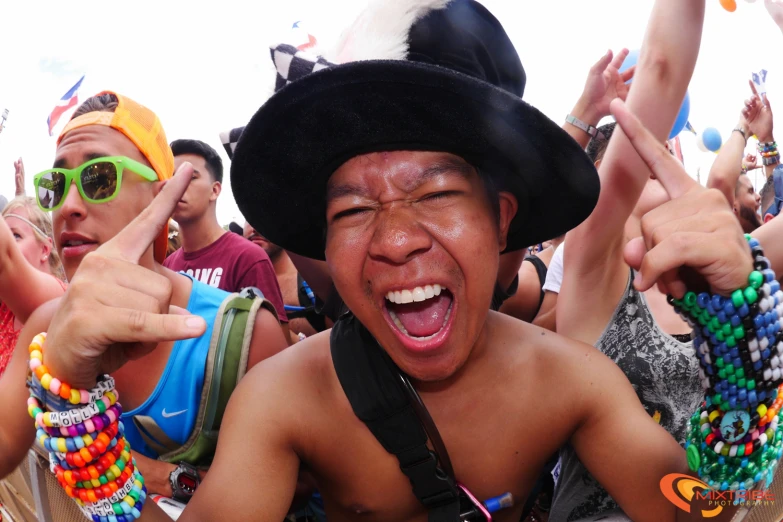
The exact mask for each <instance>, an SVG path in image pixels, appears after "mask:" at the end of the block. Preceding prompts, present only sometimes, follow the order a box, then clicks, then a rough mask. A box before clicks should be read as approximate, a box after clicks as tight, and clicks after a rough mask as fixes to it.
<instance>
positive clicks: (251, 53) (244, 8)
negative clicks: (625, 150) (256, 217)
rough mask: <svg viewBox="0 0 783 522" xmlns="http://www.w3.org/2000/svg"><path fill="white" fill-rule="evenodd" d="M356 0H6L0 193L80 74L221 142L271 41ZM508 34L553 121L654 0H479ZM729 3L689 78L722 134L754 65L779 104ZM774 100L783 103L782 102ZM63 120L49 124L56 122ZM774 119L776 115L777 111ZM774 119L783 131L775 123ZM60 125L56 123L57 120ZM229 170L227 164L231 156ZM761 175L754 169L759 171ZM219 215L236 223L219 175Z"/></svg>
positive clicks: (698, 155) (709, 25)
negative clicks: (297, 23)
mask: <svg viewBox="0 0 783 522" xmlns="http://www.w3.org/2000/svg"><path fill="white" fill-rule="evenodd" d="M365 3H366V2H365V0H339V1H337V0H333V1H331V2H328V1H324V0H320V1H319V0H287V1H283V2H280V1H274V2H273V1H271V0H258V1H255V2H247V1H246V0H220V1H219V2H209V3H206V2H185V1H180V0H177V1H173V0H165V1H163V0H155V1H151V0H137V1H134V2H106V1H93V0H89V1H84V0H76V1H74V2H67V3H63V2H54V1H48V0H47V1H42V2H14V3H13V9H10V6H6V7H7V8H6V9H4V15H3V21H2V26H0V35H2V37H3V39H2V47H0V110H2V109H3V108H7V109H9V110H10V117H9V121H8V122H7V125H6V128H5V130H4V131H3V132H2V134H0V194H3V195H6V196H8V197H9V198H10V197H11V196H13V186H14V182H13V172H14V168H13V161H14V160H15V159H16V158H17V157H19V156H22V157H23V158H24V161H25V166H26V169H27V187H28V193H30V194H32V176H33V174H35V173H36V172H39V171H41V170H43V169H45V168H48V167H49V166H51V163H52V160H53V157H54V150H55V138H50V137H49V135H48V132H47V127H46V118H47V116H48V115H49V112H50V111H51V110H52V108H53V107H54V105H55V104H56V102H57V100H58V99H59V98H60V97H61V96H62V95H63V94H64V93H65V92H66V91H67V90H68V89H69V88H70V87H71V86H72V85H73V84H74V83H75V82H76V81H77V80H78V79H79V77H81V75H82V74H86V78H85V80H84V83H83V84H82V88H81V90H80V100H81V101H83V100H84V99H86V98H87V97H88V96H89V95H91V94H95V93H97V92H99V91H101V90H103V89H111V90H115V91H117V92H120V93H122V94H124V95H127V96H129V97H131V98H133V99H135V100H136V101H138V102H140V103H142V104H144V105H146V106H148V107H149V108H151V109H152V110H154V111H155V112H157V114H158V115H159V117H160V118H161V120H162V122H163V126H164V128H165V130H166V133H167V136H168V138H169V140H174V139H177V138H196V139H201V140H204V141H206V142H208V143H210V144H211V145H212V146H213V147H215V148H216V149H218V150H220V152H221V154H222V155H223V159H224V162H225V164H226V167H228V165H229V162H228V158H227V157H226V156H225V153H224V152H223V150H222V147H221V145H220V140H219V138H218V133H219V132H220V131H224V130H228V129H230V128H233V127H238V126H240V125H244V124H245V123H246V122H247V120H248V119H249V118H250V117H251V116H252V115H253V113H254V112H255V110H256V109H257V108H258V107H259V106H260V104H261V103H263V101H264V100H265V99H266V97H267V96H268V86H269V85H270V82H271V78H272V77H273V75H274V72H273V69H272V68H271V63H270V59H269V51H268V46H269V44H271V43H275V42H279V41H284V40H286V39H287V37H288V36H289V35H290V32H289V29H290V27H291V24H292V23H293V22H295V21H297V20H302V21H303V23H304V25H305V26H306V27H307V28H308V29H309V31H310V32H311V33H312V34H314V35H315V36H316V37H317V38H318V39H319V41H320V42H321V43H328V42H330V41H333V40H334V39H335V38H336V37H337V35H338V34H339V32H340V30H341V29H342V28H343V27H344V26H345V25H347V24H349V23H350V21H351V20H352V19H353V17H354V16H355V15H356V14H357V13H358V12H359V10H360V9H361V8H362V7H363V6H364V5H365ZM482 3H483V4H484V5H485V6H486V7H488V8H489V10H490V11H492V12H493V14H494V15H495V16H496V17H497V18H498V19H499V20H500V21H501V23H502V24H503V26H504V27H505V29H506V31H507V32H508V34H509V35H510V37H511V39H512V41H513V42H514V44H515V46H516V48H517V51H518V52H519V55H520V57H521V59H522V64H523V65H524V67H525V70H526V72H527V88H526V91H525V96H524V98H525V100H526V101H527V102H529V103H531V104H532V105H534V106H536V107H538V108H539V109H540V110H542V111H543V112H544V113H545V114H547V115H548V116H549V117H550V118H552V119H553V120H555V121H557V122H558V123H560V122H561V121H563V119H564V118H565V116H566V114H567V113H568V112H569V110H570V109H571V107H572V106H573V104H574V102H575V101H576V99H577V98H578V97H579V94H580V93H581V91H582V87H583V84H584V78H585V75H586V73H587V70H588V69H589V68H590V66H591V65H592V64H593V63H594V62H595V61H596V60H597V59H598V58H599V57H600V56H601V55H602V54H603V53H604V52H606V50H607V49H610V48H611V49H613V50H618V49H620V48H622V47H627V48H629V49H636V48H638V47H639V46H640V45H641V41H642V38H643V35H644V30H645V27H646V24H647V19H648V16H649V13H650V10H651V8H652V4H653V2H652V0H591V1H587V0H537V1H531V0H483V1H482ZM738 4H739V5H738V9H737V11H736V12H734V13H728V12H726V11H724V10H723V9H722V8H721V7H720V4H719V2H718V0H707V16H706V21H705V28H704V36H703V39H702V46H701V52H700V55H699V60H698V63H697V64H696V71H695V73H694V76H693V80H692V82H691V85H690V90H689V91H690V96H691V114H690V121H691V123H692V124H693V125H694V127H695V128H696V129H697V130H698V131H701V130H703V129H704V128H705V127H710V126H712V127H716V128H717V129H718V130H720V132H721V134H722V135H723V138H724V140H725V139H726V138H727V137H728V135H729V133H730V132H731V129H732V128H733V127H734V125H735V124H736V122H737V119H738V116H739V111H740V108H741V107H742V101H743V100H744V99H745V98H746V97H747V96H748V95H749V89H748V87H747V79H748V78H749V77H750V73H751V72H753V71H758V70H760V69H762V68H765V69H767V70H768V71H769V76H768V78H767V89H768V91H769V92H770V98H771V101H772V103H773V108H777V107H783V67H781V66H779V65H778V64H779V63H780V51H781V49H783V35H781V33H780V31H779V30H778V29H777V27H776V26H775V24H774V23H773V22H772V21H771V19H770V18H769V16H768V15H767V12H766V10H765V9H764V5H763V1H762V0H759V1H757V2H755V3H747V2H745V1H742V0H738ZM780 110H781V111H783V109H780ZM67 116H69V114H68V115H66V117H65V118H64V119H63V120H62V122H61V123H60V125H59V126H58V129H57V130H59V129H61V128H62V126H63V122H64V121H65V120H66V119H67ZM779 125H781V126H783V123H781V124H779ZM780 132H783V130H781V131H780ZM55 135H56V133H55ZM682 142H683V152H684V155H685V165H686V169H687V170H688V172H689V173H690V174H691V175H692V176H693V177H696V173H697V170H699V169H700V170H701V181H702V183H704V182H705V181H706V177H707V173H708V172H709V167H710V165H711V164H712V161H713V159H714V157H715V155H714V154H712V153H702V152H700V151H699V150H698V149H697V148H696V146H695V137H694V136H693V135H691V134H689V133H687V132H684V133H683V134H682ZM227 170H228V169H227ZM758 181H759V186H760V184H761V183H763V181H762V180H761V177H760V176H759V178H758ZM218 217H219V220H220V222H221V224H227V223H228V222H229V221H231V220H236V221H238V222H240V223H242V221H243V220H242V217H241V216H240V215H239V212H238V210H237V208H236V205H235V203H234V201H233V197H232V194H231V188H230V183H228V182H227V183H225V184H224V189H223V194H222V196H221V198H220V200H219V202H218Z"/></svg>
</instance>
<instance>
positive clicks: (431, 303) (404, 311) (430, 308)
mask: <svg viewBox="0 0 783 522" xmlns="http://www.w3.org/2000/svg"><path fill="white" fill-rule="evenodd" d="M388 305H389V308H390V309H391V310H392V311H394V313H395V315H396V316H397V318H398V319H399V320H400V322H401V323H402V325H403V326H404V327H405V330H407V332H408V334H409V335H412V336H413V337H428V336H430V335H433V334H435V333H437V332H438V331H439V330H440V329H441V328H443V323H444V321H445V318H446V312H447V311H448V309H449V305H451V294H449V293H448V292H443V293H442V294H440V295H439V296H437V297H433V298H432V299H427V300H426V301H421V302H419V303H408V304H393V303H388Z"/></svg>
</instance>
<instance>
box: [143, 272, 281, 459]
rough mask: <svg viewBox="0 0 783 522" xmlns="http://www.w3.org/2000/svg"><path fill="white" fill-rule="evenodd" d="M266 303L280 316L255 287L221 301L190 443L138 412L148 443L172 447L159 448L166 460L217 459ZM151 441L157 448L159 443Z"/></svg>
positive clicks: (268, 307)
mask: <svg viewBox="0 0 783 522" xmlns="http://www.w3.org/2000/svg"><path fill="white" fill-rule="evenodd" d="M262 307H264V308H266V309H267V310H269V311H270V312H271V313H274V314H275V317H277V312H276V311H275V308H274V306H273V305H272V303H270V302H269V301H267V300H266V299H264V297H263V294H262V293H261V291H260V290H258V289H254V288H246V289H243V290H242V291H241V292H240V293H234V294H230V295H228V296H227V297H226V298H225V299H224V300H223V302H222V303H221V305H220V307H219V309H218V312H217V315H216V316H215V323H214V325H213V327H212V337H211V339H210V344H209V352H208V355H207V363H206V366H205V371H204V385H203V387H202V391H201V400H200V402H199V409H198V415H197V417H196V423H195V426H194V428H193V431H192V432H191V434H190V437H188V440H187V441H186V442H185V444H183V445H177V444H176V443H173V441H171V440H170V439H169V438H168V437H165V436H161V433H162V430H160V428H159V427H158V426H157V425H156V424H155V423H154V421H153V420H152V419H150V418H149V417H134V419H133V420H134V423H135V424H136V426H137V427H139V432H140V433H141V435H142V437H143V438H144V439H145V442H147V444H150V442H153V443H155V442H157V443H158V444H157V445H158V446H162V449H164V450H167V451H165V452H163V451H158V453H159V454H160V459H161V460H165V461H168V462H179V461H182V460H185V461H187V462H190V463H191V464H194V465H201V464H205V463H207V462H209V461H211V459H212V456H213V455H214V449H215V445H216V442H217V436H218V432H219V430H220V424H221V422H222V421H223V414H224V413H225V411H226V406H227V405H228V400H229V398H230V397H231V394H232V393H233V391H234V389H235V388H236V386H237V384H238V383H239V380H240V379H241V378H242V377H244V375H245V373H247V361H248V355H249V353H250V342H251V339H252V336H253V327H254V325H255V321H256V316H257V315H258V311H259V309H260V308H262ZM150 446H151V447H153V448H155V447H156V446H155V445H154V444H150Z"/></svg>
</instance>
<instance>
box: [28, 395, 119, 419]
mask: <svg viewBox="0 0 783 522" xmlns="http://www.w3.org/2000/svg"><path fill="white" fill-rule="evenodd" d="M118 398H119V394H118V393H117V392H116V391H107V392H106V394H105V395H104V396H103V397H102V398H101V399H99V400H97V401H96V402H94V403H91V404H88V405H86V406H83V407H81V408H74V409H72V410H68V411H44V410H43V409H42V408H41V404H40V403H39V402H38V399H37V398H35V397H33V396H31V397H30V399H28V403H27V404H28V410H27V411H28V412H29V413H30V416H31V417H32V418H34V419H35V422H36V424H38V425H39V426H41V427H48V428H61V427H67V426H73V425H74V424H81V423H83V422H85V421H86V420H88V419H91V418H93V417H95V416H96V415H100V414H101V413H106V410H108V409H109V408H110V407H112V406H114V404H115V403H116V402H117V400H118Z"/></svg>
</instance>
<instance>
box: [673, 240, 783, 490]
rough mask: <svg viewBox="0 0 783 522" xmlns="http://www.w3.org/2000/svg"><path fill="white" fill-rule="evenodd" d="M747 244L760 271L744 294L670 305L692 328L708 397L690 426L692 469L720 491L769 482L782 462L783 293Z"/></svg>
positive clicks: (753, 244) (754, 245)
mask: <svg viewBox="0 0 783 522" xmlns="http://www.w3.org/2000/svg"><path fill="white" fill-rule="evenodd" d="M746 238H747V239H748V245H749V247H750V250H751V255H752V256H753V268H754V271H753V272H752V273H751V274H750V276H749V277H748V286H747V287H746V288H744V289H740V290H737V291H735V292H733V293H732V295H731V297H730V298H725V297H722V296H717V295H715V296H710V295H709V294H706V293H702V294H698V295H696V294H695V293H693V292H688V293H686V295H685V296H684V298H683V299H681V300H678V299H671V298H670V299H669V302H670V303H671V304H672V305H673V306H674V308H675V311H676V312H677V313H679V314H680V315H681V316H682V317H683V318H684V319H685V320H686V321H687V322H688V323H689V324H690V325H691V327H692V328H693V330H694V332H693V335H692V338H693V340H694V348H695V349H696V351H697V354H698V357H699V363H700V369H699V375H700V377H701V382H702V387H703V389H704V390H705V393H706V395H707V397H706V400H705V403H704V404H703V405H702V407H701V408H699V410H698V411H697V412H696V413H695V414H694V416H693V417H692V418H691V422H690V423H689V425H688V433H687V442H686V452H687V454H688V464H689V466H690V468H691V469H692V470H693V471H697V472H698V474H699V477H700V478H702V480H703V481H704V482H706V483H707V484H709V485H710V487H713V488H719V489H721V490H726V489H731V490H741V489H750V488H752V487H753V485H754V484H756V483H759V482H761V481H764V480H766V483H767V484H769V483H770V482H771V480H772V477H773V476H774V470H775V468H776V467H777V465H778V462H779V460H780V458H781V456H783V432H782V431H781V430H779V429H778V428H779V424H780V419H781V418H782V417H783V412H781V405H783V385H781V370H782V369H783V364H782V363H781V360H782V358H783V338H782V337H781V336H782V334H781V325H780V318H781V317H783V292H782V291H781V288H780V284H779V283H778V282H777V281H776V279H775V273H774V272H773V271H772V269H771V267H770V263H769V260H768V259H767V258H766V257H764V253H763V250H762V249H761V246H760V245H759V243H758V241H756V240H755V239H752V238H750V237H749V236H746Z"/></svg>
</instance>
